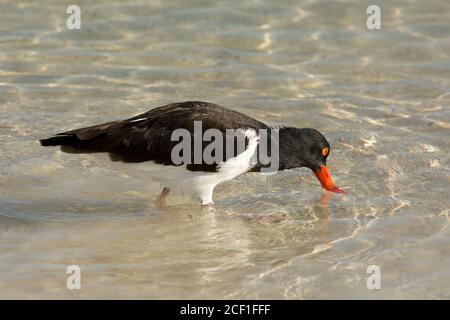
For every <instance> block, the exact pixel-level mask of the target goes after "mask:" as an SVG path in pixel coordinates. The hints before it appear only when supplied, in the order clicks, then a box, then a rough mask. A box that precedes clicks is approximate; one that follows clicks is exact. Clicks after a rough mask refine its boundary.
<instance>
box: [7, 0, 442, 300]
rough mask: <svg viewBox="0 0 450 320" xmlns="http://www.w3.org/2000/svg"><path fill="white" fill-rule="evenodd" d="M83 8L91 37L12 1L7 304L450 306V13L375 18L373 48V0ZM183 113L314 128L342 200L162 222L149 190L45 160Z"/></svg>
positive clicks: (249, 180)
mask: <svg viewBox="0 0 450 320" xmlns="http://www.w3.org/2000/svg"><path fill="white" fill-rule="evenodd" d="M77 3H78V4H79V5H80V7H81V11H82V28H81V30H67V28H66V26H65V19H66V17H67V15H66V14H65V9H66V7H65V5H64V4H60V3H59V2H58V1H39V2H29V3H22V4H19V3H17V2H16V1H3V2H1V3H0V110H1V115H2V117H1V119H0V145H1V149H0V150H1V157H0V298H51V299H57V298H154V299H158V298H200V299H202V298H250V299H252V298H277V299H279V298H281V299H283V298H288V299H299V298H338V299H341V298H383V299H384V298H388V299H398V298H407V299H409V298H427V299H428V298H450V289H449V288H450V270H449V265H450V242H449V235H450V233H449V228H448V226H449V217H448V214H449V207H450V200H449V196H450V194H449V182H450V169H449V165H450V161H449V160H450V158H449V156H448V153H447V152H448V150H449V146H450V142H449V134H450V108H449V104H450V80H449V79H450V36H449V35H450V22H449V19H448V17H449V14H450V2H448V1H439V0H435V1H378V4H379V5H380V7H381V10H382V30H375V31H369V30H367V28H366V17H367V14H366V8H367V6H368V5H370V4H371V2H367V3H365V2H364V1H363V2H361V1H358V2H356V1H355V2H350V1H341V2H336V1H332V2H331V1H330V2H328V1H319V0H311V1H304V2H300V1H277V3H276V4H274V3H273V1H262V0H261V1H256V0H255V1H246V2H244V1H227V2H223V3H213V2H212V1H194V2H191V3H189V4H188V3H187V2H186V1H149V2H145V1H132V2H130V3H129V4H125V3H123V2H122V1H114V2H113V1H102V2H96V4H91V2H90V1H77ZM184 100H206V101H211V102H215V103H219V104H222V105H224V106H228V107H232V108H233V109H235V110H238V111H241V112H244V113H247V114H249V115H252V116H254V117H256V118H258V119H260V120H263V121H265V122H267V123H269V124H274V125H276V124H285V125H292V126H298V127H313V128H317V129H319V130H320V131H322V132H323V133H324V134H325V135H326V136H327V138H328V140H329V141H330V143H331V155H330V157H329V161H328V166H329V168H330V170H331V174H332V176H333V177H334V180H335V181H336V183H337V185H339V186H342V187H345V188H346V189H347V190H349V191H350V193H348V194H345V195H330V194H326V193H323V192H322V191H321V188H320V186H319V184H318V182H316V180H315V178H314V177H313V176H312V174H311V173H310V172H309V171H308V170H306V169H298V170H290V171H285V172H281V173H279V174H277V175H275V176H271V177H265V176H258V175H256V174H248V175H244V176H241V177H239V178H238V179H235V180H233V181H231V182H229V183H226V184H223V185H221V186H219V187H218V188H217V189H216V193H215V201H216V208H215V209H201V208H200V207H199V206H198V204H196V203H193V202H190V201H189V200H187V199H183V198H178V197H177V198H173V199H170V200H171V201H170V202H169V206H168V207H167V208H164V209H155V208H153V203H152V199H154V198H155V197H156V195H157V192H158V185H157V184H156V183H154V182H152V181H148V180H146V179H145V177H143V178H142V179H136V178H133V177H131V176H129V175H127V173H126V171H127V168H124V169H123V170H121V171H117V170H115V169H113V168H112V167H109V166H108V162H100V163H99V162H98V161H96V160H95V159H93V158H91V157H90V156H88V155H70V154H63V153H61V152H60V151H58V150H57V149H56V148H42V147H40V146H39V144H38V143H37V142H36V140H37V139H38V138H43V137H46V136H48V135H50V134H52V133H56V132H61V131H64V130H67V129H71V128H76V127H81V126H87V125H91V124H97V123H100V122H106V121H110V120H116V119H121V118H126V117H129V116H132V115H135V114H138V113H140V112H143V111H146V110H148V109H150V108H152V107H156V106H159V105H162V104H166V103H170V102H177V101H184ZM72 264H75V265H78V266H80V268H81V272H82V279H81V283H82V288H81V290H68V289H67V288H66V278H67V274H66V268H67V266H68V265H72ZM370 265H377V266H379V267H380V271H381V289H380V290H369V289H368V288H367V286H366V281H367V278H368V277H369V276H370V275H369V274H367V267H368V266H370Z"/></svg>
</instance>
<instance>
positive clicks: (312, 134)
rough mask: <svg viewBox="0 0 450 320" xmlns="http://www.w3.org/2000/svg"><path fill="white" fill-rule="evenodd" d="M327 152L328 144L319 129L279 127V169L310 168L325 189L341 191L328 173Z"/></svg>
mask: <svg viewBox="0 0 450 320" xmlns="http://www.w3.org/2000/svg"><path fill="white" fill-rule="evenodd" d="M329 154H330V144H329V143H328V141H327V139H326V138H325V137H324V136H323V135H322V134H321V133H320V132H319V131H317V130H315V129H310V128H303V129H298V128H281V129H280V169H288V168H297V167H307V168H310V169H311V170H312V171H313V172H314V174H315V175H316V177H317V179H319V181H320V183H321V184H322V186H323V187H324V188H325V189H326V190H328V191H333V192H342V190H341V189H339V188H338V187H336V186H335V185H334V184H333V181H332V180H331V177H330V174H329V173H328V169H327V167H326V164H327V158H328V156H329Z"/></svg>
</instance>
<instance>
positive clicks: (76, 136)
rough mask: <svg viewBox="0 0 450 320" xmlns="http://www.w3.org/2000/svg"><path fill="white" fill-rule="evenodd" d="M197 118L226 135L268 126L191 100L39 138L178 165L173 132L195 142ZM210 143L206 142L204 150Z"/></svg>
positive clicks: (207, 167)
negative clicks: (178, 131)
mask: <svg viewBox="0 0 450 320" xmlns="http://www.w3.org/2000/svg"><path fill="white" fill-rule="evenodd" d="M194 121H201V124H202V131H203V132H204V131H205V130H207V129H211V128H214V129H218V130H220V131H221V132H222V133H223V137H224V138H225V132H226V129H239V128H241V129H246V128H251V129H255V130H258V129H262V128H264V129H268V126H267V125H265V124H264V123H262V122H260V121H257V120H255V119H253V118H251V117H249V116H246V115H244V114H242V113H239V112H236V111H232V110H229V109H226V108H224V107H221V106H219V105H216V104H212V103H207V102H197V101H189V102H182V103H174V104H169V105H165V106H162V107H159V108H155V109H152V110H150V111H148V112H146V113H143V114H140V115H138V116H135V117H133V118H130V119H127V120H123V121H115V122H108V123H104V124H100V125H96V126H92V127H87V128H81V129H76V130H71V131H67V132H63V133H59V134H57V135H55V136H52V137H50V138H47V139H42V140H40V142H41V144H42V145H43V146H61V150H62V151H65V152H71V153H95V152H106V153H109V154H110V156H111V159H112V160H114V161H123V162H144V161H154V162H156V163H160V164H164V165H175V164H174V162H173V161H172V158H171V153H172V149H173V147H174V146H175V145H177V144H178V143H179V141H171V137H172V132H173V131H174V130H176V129H186V130H187V131H189V133H190V134H191V141H192V143H193V140H194ZM203 132H202V134H203ZM208 144H209V142H206V143H205V142H204V143H203V147H202V150H203V148H204V147H205V146H206V145H208ZM223 145H224V146H225V145H226V143H225V142H224V144H223ZM192 150H193V149H192ZM223 154H224V155H225V154H226V151H225V150H224V153H223ZM236 155H237V153H235V154H234V155H233V156H236ZM191 163H192V162H191ZM216 168H217V165H216V164H205V163H203V162H202V163H201V164H190V165H188V169H189V170H192V171H198V170H199V171H216Z"/></svg>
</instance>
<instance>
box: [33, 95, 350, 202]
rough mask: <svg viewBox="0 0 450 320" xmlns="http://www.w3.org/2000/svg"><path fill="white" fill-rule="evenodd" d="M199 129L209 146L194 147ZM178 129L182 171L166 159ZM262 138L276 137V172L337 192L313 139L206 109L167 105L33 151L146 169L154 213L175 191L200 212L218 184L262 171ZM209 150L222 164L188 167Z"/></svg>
mask: <svg viewBox="0 0 450 320" xmlns="http://www.w3.org/2000/svg"><path fill="white" fill-rule="evenodd" d="M198 123H200V124H201V135H203V134H205V133H206V132H207V131H208V130H209V129H212V130H213V131H214V133H215V134H214V135H210V137H209V139H204V138H205V137H204V136H202V137H203V139H202V141H201V144H200V147H199V146H198V145H197V146H195V143H194V141H196V139H198V132H196V124H198ZM177 129H178V130H180V129H181V130H182V131H181V132H184V133H187V135H188V137H187V138H192V140H191V141H188V143H189V144H190V145H192V146H193V148H192V149H190V150H189V149H182V150H180V152H179V154H178V155H180V156H181V157H182V159H184V160H185V161H182V162H181V163H180V162H179V159H178V160H175V159H174V152H173V151H174V148H177V145H178V148H179V142H180V140H181V139H178V141H177V139H174V137H173V133H174V132H175V130H177ZM197 129H198V128H197ZM229 130H232V131H233V132H234V133H233V134H234V136H233V139H232V140H230V141H232V143H231V146H232V148H231V149H232V152H228V150H225V149H227V147H228V148H229V147H230V143H229V142H228V141H229V140H226V137H227V135H228V136H229ZM263 130H265V131H266V132H267V135H266V136H267V137H269V136H272V135H271V134H272V133H275V131H277V138H278V139H275V140H271V139H268V143H267V144H266V145H267V150H268V151H267V152H268V154H269V153H270V154H271V155H273V154H275V149H276V151H277V157H276V158H275V159H271V161H272V162H274V161H276V162H277V166H276V168H277V170H285V169H290V168H298V167H307V168H310V169H311V170H312V171H313V172H314V174H315V175H316V177H317V178H318V180H319V181H320V183H321V184H322V186H323V188H324V189H326V190H328V191H332V192H343V191H342V190H341V189H339V188H338V187H336V186H335V185H334V184H333V181H332V179H331V177H330V175H329V173H328V170H327V167H326V160H327V157H328V155H329V153H330V145H329V143H328V141H327V140H326V139H325V137H324V136H323V135H322V134H321V133H320V132H319V131H317V130H315V129H310V128H303V129H299V128H293V127H280V128H277V129H276V128H273V127H269V126H268V125H266V124H264V123H262V122H260V121H258V120H256V119H253V118H251V117H249V116H247V115H245V114H242V113H239V112H236V111H233V110H230V109H227V108H225V107H222V106H219V105H217V104H213V103H208V102H201V101H187V102H181V103H173V104H168V105H165V106H162V107H158V108H155V109H152V110H150V111H148V112H146V113H143V114H140V115H138V116H135V117H133V118H129V119H126V120H122V121H114V122H107V123H103V124H99V125H95V126H91V127H86V128H81V129H75V130H71V131H66V132H63V133H58V134H56V135H54V136H52V137H50V138H47V139H42V140H40V143H41V145H43V146H61V150H62V151H63V152H68V153H107V154H108V155H109V157H110V159H111V160H112V161H120V162H125V163H129V164H133V165H139V166H140V168H146V169H148V170H147V171H148V172H149V177H150V178H152V177H153V178H154V179H157V180H158V181H160V182H161V185H162V192H161V194H160V195H159V196H158V198H157V200H156V204H157V205H158V206H163V205H164V204H165V200H166V197H167V196H168V195H169V193H170V191H171V190H174V189H175V190H179V191H182V192H183V193H185V194H186V193H187V194H190V195H191V196H194V197H195V198H197V199H198V200H200V202H201V204H202V205H212V204H213V199H212V195H213V190H214V188H215V187H216V186H217V185H218V184H220V183H222V182H225V181H229V180H231V179H233V178H235V177H237V176H239V175H241V174H243V173H245V172H249V171H253V172H262V171H263V170H264V169H265V168H267V167H268V164H267V163H263V162H262V161H261V159H260V157H258V156H256V155H257V153H258V150H259V149H260V138H261V134H260V132H261V131H263ZM210 131H211V130H210ZM236 132H237V133H236ZM220 134H223V136H222V137H223V138H221V136H220ZM212 136H214V139H213V138H212ZM239 137H243V138H244V139H243V141H244V147H243V148H241V149H239V146H237V142H236V141H237V140H238V138H239ZM234 138H236V139H234ZM221 139H222V140H221ZM208 140H209V141H208ZM225 140H226V141H225ZM241 141H242V140H241ZM213 142H216V143H217V142H221V143H223V144H222V145H219V146H223V150H222V152H218V151H220V149H218V148H216V149H215V150H213V151H214V152H212V153H211V154H212V155H216V156H218V157H219V158H221V161H215V162H212V163H211V161H206V160H205V159H203V158H201V159H200V161H194V160H195V159H194V158H196V153H197V155H198V154H200V155H203V152H205V151H206V150H207V148H210V149H211V143H213ZM208 146H209V147H208ZM216 146H217V144H216ZM196 148H197V149H196ZM186 150H188V151H186ZM187 152H190V154H187ZM255 156H256V157H255ZM197 160H198V159H197ZM272 164H273V163H271V165H272Z"/></svg>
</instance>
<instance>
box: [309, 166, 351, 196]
mask: <svg viewBox="0 0 450 320" xmlns="http://www.w3.org/2000/svg"><path fill="white" fill-rule="evenodd" d="M314 174H315V175H316V177H317V179H319V181H320V183H321V184H322V187H323V188H324V189H325V190H327V191H331V192H336V193H345V191H344V190H342V189H339V188H338V187H336V186H335V185H334V183H333V180H331V176H330V174H329V173H328V169H327V167H326V166H320V169H318V170H317V171H314Z"/></svg>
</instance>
